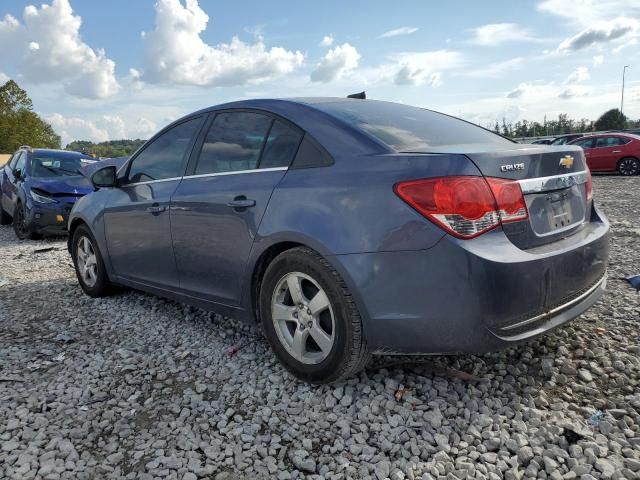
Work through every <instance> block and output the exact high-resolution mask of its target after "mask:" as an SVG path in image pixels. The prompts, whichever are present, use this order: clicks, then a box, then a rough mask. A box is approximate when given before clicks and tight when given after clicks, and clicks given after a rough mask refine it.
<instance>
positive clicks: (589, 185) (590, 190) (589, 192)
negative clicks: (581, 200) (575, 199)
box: [585, 168, 593, 202]
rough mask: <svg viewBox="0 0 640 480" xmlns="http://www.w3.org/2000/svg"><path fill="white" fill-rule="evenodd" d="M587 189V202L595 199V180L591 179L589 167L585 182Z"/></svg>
mask: <svg viewBox="0 0 640 480" xmlns="http://www.w3.org/2000/svg"><path fill="white" fill-rule="evenodd" d="M585 189H586V191H587V202H590V201H591V200H593V180H591V170H589V169H588V168H587V183H586V184H585Z"/></svg>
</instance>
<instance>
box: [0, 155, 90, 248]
mask: <svg viewBox="0 0 640 480" xmlns="http://www.w3.org/2000/svg"><path fill="white" fill-rule="evenodd" d="M93 161H94V160H93V158H91V157H89V156H87V155H83V154H80V153H76V152H68V151H65V150H48V149H42V148H36V149H32V148H30V147H23V148H20V149H19V150H18V151H17V152H15V153H14V154H13V156H12V157H11V159H10V160H9V161H8V162H7V163H6V165H5V166H4V168H3V169H2V171H0V224H1V225H8V224H10V223H13V228H14V230H15V232H16V235H17V236H18V238H20V239H25V238H36V237H38V236H40V235H43V234H51V235H61V234H65V233H66V231H67V220H68V218H69V212H71V208H72V207H73V204H74V203H75V202H76V200H77V199H78V198H80V197H82V196H83V195H86V194H87V193H89V192H91V191H93V186H92V185H91V182H90V181H89V180H88V178H87V177H85V176H83V175H82V173H81V168H82V167H83V166H84V165H86V164H87V163H89V162H93Z"/></svg>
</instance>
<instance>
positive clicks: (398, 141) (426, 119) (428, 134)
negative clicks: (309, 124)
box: [314, 100, 512, 152]
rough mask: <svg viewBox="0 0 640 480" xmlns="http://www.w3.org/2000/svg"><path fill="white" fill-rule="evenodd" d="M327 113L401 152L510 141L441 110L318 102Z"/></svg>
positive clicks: (391, 104) (357, 103)
mask: <svg viewBox="0 0 640 480" xmlns="http://www.w3.org/2000/svg"><path fill="white" fill-rule="evenodd" d="M314 107H315V108H318V109H320V110H322V111H324V112H326V113H329V114H331V115H333V116H335V117H338V118H340V119H342V120H345V121H346V122H347V123H350V124H351V125H354V126H355V127H358V128H360V129H362V130H364V131H366V132H368V133H369V134H371V135H373V136H374V137H375V138H377V139H378V140H380V141H382V142H383V143H385V144H387V145H389V146H390V147H391V148H393V149H394V150H396V151H398V152H433V151H435V150H437V148H435V147H443V146H453V145H468V144H499V145H505V144H511V143H512V142H511V141H509V140H507V139H505V138H503V137H501V136H500V135H496V134H495V133H493V132H490V131H489V130H485V129H484V128H481V127H478V126H477V125H474V124H472V123H468V122H465V121H464V120H460V119H458V118H454V117H450V116H448V115H444V114H442V113H437V112H432V111H430V110H425V109H423V108H416V107H410V106H407V105H402V104H399V103H390V102H378V101H371V100H361V101H345V102H330V103H318V104H315V105H314Z"/></svg>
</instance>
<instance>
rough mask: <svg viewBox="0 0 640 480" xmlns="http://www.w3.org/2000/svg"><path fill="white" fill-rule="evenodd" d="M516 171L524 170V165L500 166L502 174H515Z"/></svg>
mask: <svg viewBox="0 0 640 480" xmlns="http://www.w3.org/2000/svg"><path fill="white" fill-rule="evenodd" d="M516 170H524V163H508V164H507V165H500V171H501V172H515V171H516Z"/></svg>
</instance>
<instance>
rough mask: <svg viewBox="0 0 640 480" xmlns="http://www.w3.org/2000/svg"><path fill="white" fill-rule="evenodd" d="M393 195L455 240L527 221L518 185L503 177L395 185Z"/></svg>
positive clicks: (435, 179) (430, 179)
mask: <svg viewBox="0 0 640 480" xmlns="http://www.w3.org/2000/svg"><path fill="white" fill-rule="evenodd" d="M394 190H395V192H396V194H397V195H398V196H399V197H400V198H401V199H402V200H404V201H405V202H407V203H408V204H409V205H410V206H411V207H413V208H414V209H415V210H417V211H418V212H419V213H420V214H422V215H424V216H425V217H426V218H428V219H429V220H431V221H432V222H434V223H435V224H437V225H439V226H440V227H441V228H443V229H444V230H445V231H446V232H448V233H450V234H451V235H454V236H456V237H458V238H464V239H468V238H474V237H477V236H478V235H481V234H483V233H485V232H488V231H489V230H491V229H492V228H495V227H497V226H498V225H500V223H506V222H514V221H518V220H525V219H527V218H528V213H527V207H526V204H525V202H524V197H523V195H522V190H521V189H520V185H519V184H518V183H517V182H514V181H512V180H504V179H502V178H486V179H485V178H484V177H473V176H464V177H438V178H426V179H422V180H410V181H406V182H400V183H398V184H396V185H395V187H394Z"/></svg>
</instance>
